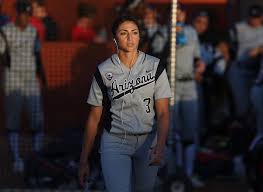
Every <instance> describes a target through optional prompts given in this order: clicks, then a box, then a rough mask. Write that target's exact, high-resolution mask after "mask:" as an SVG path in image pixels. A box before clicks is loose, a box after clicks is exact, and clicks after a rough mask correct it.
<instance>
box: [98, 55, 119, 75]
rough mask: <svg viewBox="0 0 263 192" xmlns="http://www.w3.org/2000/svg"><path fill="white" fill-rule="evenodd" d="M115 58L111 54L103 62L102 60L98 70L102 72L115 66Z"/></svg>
mask: <svg viewBox="0 0 263 192" xmlns="http://www.w3.org/2000/svg"><path fill="white" fill-rule="evenodd" d="M114 64H115V63H114V58H113V56H111V57H109V58H107V59H106V60H104V61H103V62H101V63H100V64H99V65H98V67H97V68H98V70H99V71H100V72H103V71H105V70H107V69H109V68H112V67H114Z"/></svg>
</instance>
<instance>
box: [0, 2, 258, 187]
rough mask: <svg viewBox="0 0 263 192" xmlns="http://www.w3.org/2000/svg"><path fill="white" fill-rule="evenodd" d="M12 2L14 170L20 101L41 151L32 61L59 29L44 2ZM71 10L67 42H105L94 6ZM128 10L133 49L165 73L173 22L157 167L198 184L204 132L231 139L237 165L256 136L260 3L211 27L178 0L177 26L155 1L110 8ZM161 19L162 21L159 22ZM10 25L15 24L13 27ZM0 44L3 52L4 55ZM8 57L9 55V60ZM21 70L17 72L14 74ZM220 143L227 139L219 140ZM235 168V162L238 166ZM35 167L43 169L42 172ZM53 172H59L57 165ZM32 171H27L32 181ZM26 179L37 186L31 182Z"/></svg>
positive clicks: (7, 23) (5, 22)
mask: <svg viewBox="0 0 263 192" xmlns="http://www.w3.org/2000/svg"><path fill="white" fill-rule="evenodd" d="M17 2H18V3H17V4H16V11H17V18H15V19H11V17H10V16H6V15H4V14H3V13H2V12H1V5H2V4H1V0H0V28H1V36H2V38H0V40H1V41H0V42H1V43H2V42H6V43H2V44H0V53H1V54H2V55H5V57H7V59H6V58H5V60H4V59H2V58H4V56H3V57H1V62H2V63H4V64H5V66H6V68H8V71H7V72H6V76H5V78H7V80H6V81H5V84H6V85H5V101H6V102H5V104H6V106H5V111H6V114H7V115H6V116H7V125H6V127H7V128H8V130H9V143H10V150H11V152H12V153H11V154H12V159H13V162H14V164H13V171H14V172H23V171H24V169H25V165H24V161H23V159H22V158H21V156H20V151H19V144H18V143H19V142H18V139H19V134H18V127H19V121H18V120H17V119H18V116H19V115H20V114H19V112H20V108H21V106H22V104H23V102H25V104H26V105H27V107H28V112H29V113H31V114H32V113H34V114H32V115H29V116H30V118H31V119H30V118H29V119H30V121H31V126H32V129H33V130H34V146H35V147H34V149H35V151H36V153H40V151H41V150H43V147H42V142H43V141H42V140H43V137H44V133H43V112H42V100H41V93H40V92H41V91H40V89H41V86H40V85H39V84H38V83H39V80H38V79H36V78H35V76H34V75H35V73H37V74H38V75H39V77H43V78H40V79H42V80H43V82H44V83H43V84H45V78H44V76H45V74H44V73H43V71H42V72H41V62H40V63H39V62H38V59H37V58H38V53H39V50H40V48H41V43H42V42H44V41H56V40H57V39H58V27H57V24H56V22H55V21H54V20H53V18H52V17H50V16H49V14H48V12H47V10H46V6H45V1H43V0H32V1H26V0H17ZM76 11H77V15H78V19H77V21H76V24H75V26H74V27H73V28H72V31H71V40H72V41H77V42H84V43H91V42H94V43H103V42H107V41H111V39H110V38H109V37H110V35H109V34H107V31H106V30H105V28H102V29H100V30H99V31H98V30H95V28H94V20H93V19H94V15H95V14H96V9H95V8H94V7H92V6H90V5H89V4H85V3H82V4H80V5H79V7H78V9H77V10H76ZM127 13H130V14H133V15H135V16H137V17H138V19H139V21H140V23H141V26H142V31H141V41H140V49H141V50H142V51H144V52H146V53H148V54H149V55H153V56H155V57H158V58H160V60H161V62H162V63H163V65H165V66H166V68H167V70H168V71H169V70H170V69H169V67H170V65H169V62H170V46H171V42H170V37H171V32H170V31H171V27H176V51H177V52H176V78H175V79H176V83H175V84H176V87H175V90H176V92H175V94H174V97H175V106H174V110H173V116H172V119H171V125H172V126H171V129H170V130H171V131H170V134H169V138H168V142H167V146H168V148H169V150H168V155H167V157H168V160H167V162H168V163H167V166H166V167H165V166H164V168H163V169H164V172H169V174H174V172H176V170H178V169H177V168H178V167H180V168H181V169H183V172H184V173H185V175H186V177H187V178H189V180H190V182H191V184H192V185H193V186H194V187H202V186H203V185H204V181H202V178H200V175H199V176H198V171H196V170H198V167H195V165H196V163H195V162H196V161H197V157H198V152H199V151H200V149H208V148H209V147H211V142H212V141H211V138H215V137H217V138H218V136H221V139H222V138H228V139H227V141H229V140H231V142H232V143H231V146H230V145H228V144H226V145H227V147H226V149H225V150H226V152H227V154H228V155H230V156H231V158H232V160H233V162H235V163H236V162H238V163H239V164H238V163H236V164H235V163H234V164H235V165H237V164H238V165H239V166H243V167H244V166H245V163H244V156H245V153H246V151H248V150H249V149H252V148H253V147H254V146H256V144H257V142H258V141H259V140H260V139H261V138H262V135H263V8H262V7H261V6H260V5H252V6H251V7H249V8H248V11H247V16H246V19H244V20H242V21H236V22H235V23H234V24H233V25H231V26H230V27H229V28H225V29H221V30H220V31H217V30H216V29H215V28H213V23H212V22H216V18H214V17H213V14H212V13H211V10H209V9H200V10H195V12H194V13H191V14H190V13H189V12H188V9H187V7H186V6H185V5H183V4H181V3H179V4H178V6H177V23H176V26H172V25H171V23H170V18H162V15H161V14H160V13H159V12H158V7H157V6H156V5H154V4H149V3H147V2H146V1H143V0H137V1H136V0H135V1H129V0H127V1H126V2H125V3H123V4H122V5H121V6H119V7H118V9H116V14H127ZM190 15H191V17H190ZM164 19H166V20H167V21H165V22H163V21H164ZM188 21H190V22H188ZM28 26H30V28H29V27H28ZM27 27H28V28H27ZM16 28H17V29H21V30H19V31H17V30H16ZM24 29H26V30H24ZM34 31H35V32H34ZM26 32H27V34H26V36H32V38H31V39H28V38H27V39H26V40H23V38H24V36H25V33H26ZM1 36H0V37H1ZM25 41H26V42H25ZM4 44H5V45H6V46H5V47H4V46H3V45H4ZM25 44H27V45H28V46H25ZM19 49H20V50H19ZM6 50H7V51H9V53H5V52H6ZM32 53H35V54H34V59H28V58H27V59H26V60H25V62H24V64H23V66H22V65H20V64H21V61H23V59H24V58H25V57H24V56H25V55H30V54H32ZM8 54H9V56H8ZM23 54H24V55H23ZM8 57H11V58H12V59H11V61H10V58H9V60H8ZM28 57H29V58H31V56H28ZM14 58H16V59H14ZM35 58H36V59H35ZM10 64H11V66H10ZM21 68H23V69H21ZM18 71H19V72H18ZM21 71H22V73H23V75H21V74H20V73H21ZM170 75H171V74H170ZM18 82H19V85H17V83H18ZM21 82H24V83H21ZM27 82H30V83H29V84H28V83H27ZM27 86H29V88H27ZM10 106H13V107H10ZM14 119H15V120H16V121H14ZM240 135H241V136H240ZM233 138H235V139H233ZM69 140H70V139H69ZM221 141H223V142H226V140H224V139H222V140H221ZM78 142H79V140H78ZM62 143H63V142H62ZM78 144H79V143H78ZM78 144H76V145H74V146H76V148H78V147H79V148H81V146H80V145H81V144H79V145H78ZM62 145H65V144H62ZM241 148H242V149H241ZM209 149H210V150H212V149H211V148H209ZM60 150H61V149H60ZM79 150H80V149H79ZM79 150H76V151H79ZM44 151H45V150H44ZM72 151H73V152H74V150H71V152H72ZM47 153H48V150H46V151H45V152H43V151H42V153H41V155H42V156H41V158H33V160H35V161H38V163H32V162H31V161H32V159H30V160H31V161H30V163H29V165H34V166H35V169H37V168H36V167H40V166H38V164H41V163H43V162H41V161H40V160H39V159H42V160H43V158H44V157H43V156H44V154H47ZM65 153H67V152H65ZM48 155H49V156H48V158H50V157H51V158H52V154H51V155H50V154H49V153H48ZM78 155H79V154H75V155H73V156H74V157H72V156H70V155H69V157H70V158H71V159H70V160H69V164H70V167H71V168H72V167H74V166H76V164H77V163H78V162H77V160H78ZM67 157H68V156H67ZM94 157H96V158H95V160H94V161H93V163H92V165H93V167H92V173H91V177H90V178H91V179H90V180H89V181H88V184H87V185H88V187H87V188H94V187H96V182H97V180H98V178H100V179H101V178H102V177H100V171H99V170H100V165H99V164H98V160H97V159H98V158H99V157H98V152H96V151H95V152H94ZM240 162H241V164H240ZM29 165H28V166H29ZM54 166H56V165H54ZM29 167H30V166H29ZM167 167H168V168H167ZM165 169H167V170H168V171H167V170H165ZM30 170H31V172H30V171H29V172H27V173H32V175H34V174H35V171H32V167H31V168H30ZM238 170H241V168H240V167H238ZM70 171H72V170H71V169H70ZM42 172H44V171H42V170H41V173H42ZM56 173H57V174H58V175H59V174H60V172H59V171H58V172H56ZM39 174H40V173H39ZM72 174H73V175H74V173H72ZM72 174H71V172H70V173H69V174H68V175H69V176H68V177H69V178H71V176H72ZM166 174H168V173H166ZM32 175H27V176H28V178H30V179H32V178H31V176H32ZM160 175H161V174H160ZM38 176H39V175H38ZM52 176H54V174H53V175H52ZM28 182H29V184H31V185H33V184H34V185H36V181H31V180H30V181H29V180H28Z"/></svg>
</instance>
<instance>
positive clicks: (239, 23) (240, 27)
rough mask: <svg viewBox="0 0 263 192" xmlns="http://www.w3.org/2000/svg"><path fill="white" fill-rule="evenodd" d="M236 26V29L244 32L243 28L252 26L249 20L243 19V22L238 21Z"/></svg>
mask: <svg viewBox="0 0 263 192" xmlns="http://www.w3.org/2000/svg"><path fill="white" fill-rule="evenodd" d="M235 28H236V30H238V31H240V32H242V31H243V30H246V29H249V28H250V26H249V25H248V23H247V22H245V21H241V22H237V23H236V24H235Z"/></svg>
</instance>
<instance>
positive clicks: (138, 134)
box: [109, 132, 151, 136]
mask: <svg viewBox="0 0 263 192" xmlns="http://www.w3.org/2000/svg"><path fill="white" fill-rule="evenodd" d="M109 133H110V134H113V135H128V136H143V135H148V134H149V133H151V132H145V133H130V132H126V133H112V132H109Z"/></svg>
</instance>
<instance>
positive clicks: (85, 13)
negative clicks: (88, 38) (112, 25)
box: [77, 3, 97, 18]
mask: <svg viewBox="0 0 263 192" xmlns="http://www.w3.org/2000/svg"><path fill="white" fill-rule="evenodd" d="M96 11H97V10H96V8H95V7H94V6H93V5H90V4H88V3H80V4H79V5H78V10H77V13H78V18H82V17H88V18H93V17H94V16H95V14H96Z"/></svg>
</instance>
